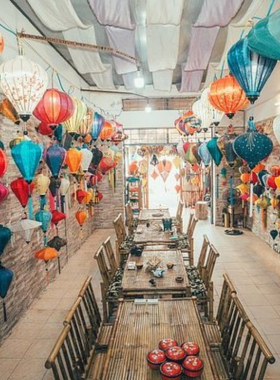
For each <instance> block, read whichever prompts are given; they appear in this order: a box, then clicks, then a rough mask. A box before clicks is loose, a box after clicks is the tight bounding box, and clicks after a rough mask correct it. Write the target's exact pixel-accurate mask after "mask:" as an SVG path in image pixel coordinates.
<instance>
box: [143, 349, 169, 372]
mask: <svg viewBox="0 0 280 380" xmlns="http://www.w3.org/2000/svg"><path fill="white" fill-rule="evenodd" d="M165 361H166V355H165V353H164V352H163V351H162V350H157V349H156V350H153V351H150V352H149V353H148V355H147V362H148V366H149V367H150V368H151V369H159V368H160V366H161V364H163V363H164V362H165Z"/></svg>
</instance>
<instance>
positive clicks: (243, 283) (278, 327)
mask: <svg viewBox="0 0 280 380" xmlns="http://www.w3.org/2000/svg"><path fill="white" fill-rule="evenodd" d="M223 231H224V230H223V228H217V227H214V226H211V225H210V224H209V223H208V222H207V221H200V222H199V223H198V225H197V229H196V232H195V252H196V257H197V256H198V254H199V250H200V247H201V242H202V236H203V234H205V233H206V234H207V235H208V236H209V238H210V241H211V242H212V243H213V244H214V245H215V246H216V247H217V249H218V251H219V252H220V257H219V258H218V260H217V263H216V267H215V271H214V276H213V277H214V278H213V280H214V285H215V296H216V297H215V298H216V299H218V297H219V294H220V291H221V287H222V283H223V277H222V274H223V273H225V272H227V273H228V274H229V275H230V277H231V278H232V280H233V282H234V284H235V286H236V288H237V290H238V295H239V297H240V299H241V301H242V303H243V305H244V307H245V310H246V311H247V313H248V315H249V317H250V318H251V320H252V321H253V323H254V324H255V325H256V327H257V328H258V329H259V331H260V333H261V334H262V336H263V337H264V339H265V340H266V342H267V343H268V345H269V347H270V348H271V350H272V352H273V353H274V354H275V357H276V360H277V361H276V363H275V364H273V365H269V366H268V370H267V375H266V379H267V380H268V379H273V380H279V379H280V256H279V255H278V254H276V253H274V252H273V251H272V250H271V249H270V248H269V246H268V245H267V244H266V243H264V242H262V241H261V240H259V239H258V238H257V237H255V236H254V235H253V234H252V233H250V232H249V231H245V233H244V235H242V236H237V237H232V236H226V235H224V232H223ZM112 233H113V231H112V230H97V231H95V232H94V233H93V235H92V236H91V238H90V239H88V240H87V241H86V242H85V244H84V245H83V247H82V248H81V249H80V251H79V252H77V254H76V255H75V256H74V257H72V258H71V260H70V261H69V264H68V265H67V267H65V268H64V269H63V272H62V274H61V275H60V276H59V277H57V279H56V280H55V282H53V283H52V284H50V285H49V287H48V289H47V290H46V291H45V292H44V293H43V294H42V296H41V297H40V299H39V300H38V301H37V302H35V303H34V305H33V306H32V308H31V309H30V310H29V311H28V312H27V313H26V315H25V316H23V318H22V319H21V321H20V322H19V324H18V325H17V326H16V328H15V329H14V331H13V332H12V334H11V335H10V336H9V338H8V339H7V340H6V341H5V342H4V344H3V345H2V347H0V380H8V379H9V380H50V379H52V374H51V372H50V371H46V370H45V368H44V363H45V361H46V358H47V356H48V354H49V352H50V350H51V348H52V346H53V344H54V341H55V339H56V338H57V337H58V334H59V332H60V331H61V328H62V321H63V318H64V317H65V315H66V313H67V311H68V310H69V308H70V306H71V304H72V303H73V301H74V299H75V297H76V296H77V293H78V291H79V289H80V287H81V285H82V283H83V281H84V280H85V278H86V276H87V275H88V274H92V276H93V279H94V284H95V290H96V294H97V299H98V301H100V291H99V282H100V275H99V272H98V269H97V266H96V262H95V260H94V258H93V254H94V252H95V251H96V249H97V248H98V246H99V245H100V243H101V242H102V241H104V240H105V238H106V237H107V236H109V235H110V234H112Z"/></svg>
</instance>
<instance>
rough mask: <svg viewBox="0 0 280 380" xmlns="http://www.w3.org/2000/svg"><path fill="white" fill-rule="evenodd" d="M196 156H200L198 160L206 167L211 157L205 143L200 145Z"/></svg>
mask: <svg viewBox="0 0 280 380" xmlns="http://www.w3.org/2000/svg"><path fill="white" fill-rule="evenodd" d="M198 154H199V155H200V158H201V160H202V162H203V163H204V165H205V166H206V167H207V166H209V164H210V161H211V156H210V153H209V150H208V148H207V142H204V143H202V144H201V145H200V146H199V148H198Z"/></svg>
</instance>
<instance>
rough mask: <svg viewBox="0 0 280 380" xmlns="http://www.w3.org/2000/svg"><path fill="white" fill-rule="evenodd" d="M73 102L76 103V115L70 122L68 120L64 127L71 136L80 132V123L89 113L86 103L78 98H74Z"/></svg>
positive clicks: (74, 114)
mask: <svg viewBox="0 0 280 380" xmlns="http://www.w3.org/2000/svg"><path fill="white" fill-rule="evenodd" d="M72 101H73V103H74V108H75V110H74V113H73V115H72V116H71V117H70V118H69V119H68V120H66V121H65V122H64V123H63V125H65V128H66V131H67V132H68V133H69V134H70V135H74V134H75V133H77V132H78V130H79V125H80V122H81V121H82V119H83V118H84V117H85V116H86V113H87V106H86V105H85V103H84V102H82V101H81V100H79V99H76V98H72Z"/></svg>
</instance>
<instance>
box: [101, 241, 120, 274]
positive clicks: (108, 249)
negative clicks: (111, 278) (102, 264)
mask: <svg viewBox="0 0 280 380" xmlns="http://www.w3.org/2000/svg"><path fill="white" fill-rule="evenodd" d="M103 246H104V249H105V253H106V257H107V261H108V263H109V265H110V271H111V272H112V273H113V274H115V273H116V271H117V269H118V263H117V260H116V257H115V254H114V250H113V247H112V244H111V237H110V236H109V237H108V238H107V239H106V240H105V241H104V243H103Z"/></svg>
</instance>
